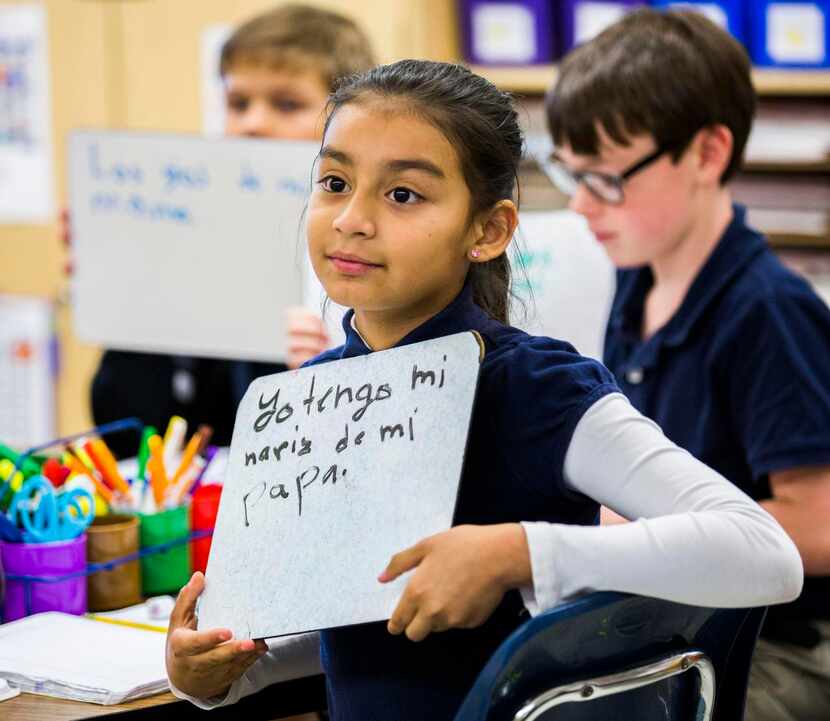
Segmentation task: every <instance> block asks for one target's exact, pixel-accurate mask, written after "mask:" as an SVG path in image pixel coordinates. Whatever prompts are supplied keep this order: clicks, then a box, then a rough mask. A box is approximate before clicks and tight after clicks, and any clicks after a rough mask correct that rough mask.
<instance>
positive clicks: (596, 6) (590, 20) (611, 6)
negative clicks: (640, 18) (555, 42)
mask: <svg viewBox="0 0 830 721" xmlns="http://www.w3.org/2000/svg"><path fill="white" fill-rule="evenodd" d="M645 4H646V3H645V2H644V0H559V8H558V10H559V12H558V16H559V28H560V33H559V47H560V50H561V53H562V55H564V54H565V53H567V52H568V51H570V50H571V49H573V48H574V47H575V46H576V45H581V44H582V43H584V42H586V41H587V40H590V39H591V38H593V37H594V36H595V35H598V34H599V33H600V32H602V31H603V30H605V28H607V27H608V26H609V25H613V24H614V23H615V22H616V21H617V20H619V19H620V18H622V16H623V15H625V14H626V13H627V12H630V11H631V10H634V9H635V8H638V7H641V6H643V5H645Z"/></svg>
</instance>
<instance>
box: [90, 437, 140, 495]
mask: <svg viewBox="0 0 830 721" xmlns="http://www.w3.org/2000/svg"><path fill="white" fill-rule="evenodd" d="M84 450H85V451H86V452H87V454H88V455H89V457H90V458H91V459H92V462H93V463H94V464H95V468H97V469H98V472H99V473H100V474H101V478H103V479H104V480H105V481H106V483H107V485H109V486H111V487H112V488H114V489H115V490H117V491H118V492H120V493H122V494H124V496H125V497H126V498H127V500H129V501H130V502H133V495H132V492H131V491H130V484H129V483H127V481H126V480H124V476H122V475H121V472H120V471H119V470H118V463H117V462H116V460H115V457H114V456H113V455H112V453H111V452H110V449H109V448H107V444H106V443H104V441H102V440H101V439H100V438H94V439H92V440H91V441H87V442H86V443H84Z"/></svg>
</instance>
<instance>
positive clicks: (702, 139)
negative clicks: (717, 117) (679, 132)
mask: <svg viewBox="0 0 830 721" xmlns="http://www.w3.org/2000/svg"><path fill="white" fill-rule="evenodd" d="M696 140H697V143H696V144H697V151H698V152H697V158H698V170H699V171H700V173H701V174H702V175H701V179H702V180H704V181H706V182H710V183H720V179H721V176H722V175H723V172H724V171H725V170H726V168H727V166H728V165H729V161H730V160H731V159H732V148H733V147H734V139H733V138H732V131H731V130H730V129H729V128H727V127H726V126H725V125H711V126H709V127H707V128H703V129H702V130H701V131H700V132H699V133H698V137H697V139H696Z"/></svg>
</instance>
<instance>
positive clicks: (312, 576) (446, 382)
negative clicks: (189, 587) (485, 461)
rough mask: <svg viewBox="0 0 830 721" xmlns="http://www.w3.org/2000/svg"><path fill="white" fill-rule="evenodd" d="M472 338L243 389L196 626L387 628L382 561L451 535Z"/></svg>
mask: <svg viewBox="0 0 830 721" xmlns="http://www.w3.org/2000/svg"><path fill="white" fill-rule="evenodd" d="M480 358H481V346H480V339H479V338H478V337H477V336H476V335H475V334H474V333H460V334H457V335H452V336H447V337H445V338H440V339H438V340H432V341H427V342H425V343H417V344H413V345H409V346H404V347H402V348H396V349H393V350H388V351H381V352H377V353H371V354H369V355H367V356H359V357H355V358H348V359H346V360H341V361H336V362H332V363H326V364H323V365H319V366H313V367H310V368H304V369H301V370H297V371H287V372H285V373H279V374H276V375H271V376H264V377H262V378H258V379H257V380H255V381H254V382H253V383H252V384H251V385H250V387H249V388H248V392H247V393H246V394H245V397H244V398H243V400H242V403H241V404H240V406H239V410H238V412H237V415H236V425H235V427H234V432H233V442H232V444H231V451H230V458H229V462H228V469H227V472H226V476H225V486H224V490H223V492H222V500H221V503H220V505H219V514H218V516H217V520H216V528H215V530H214V534H213V543H212V546H211V553H210V559H209V561H208V567H207V576H206V579H207V583H206V588H205V591H204V593H203V595H202V597H201V599H200V604H199V627H200V628H203V629H205V628H216V627H222V628H230V629H231V630H232V631H233V633H234V636H235V637H236V638H267V637H272V636H282V635H285V634H290V633H299V632H302V631H311V630H317V629H324V628H333V627H338V626H346V625H350V624H357V623H367V622H370V621H379V620H382V619H386V618H389V616H390V614H391V612H392V610H393V608H394V605H395V603H396V601H397V599H398V597H399V596H400V594H401V593H402V591H403V588H404V584H405V583H406V577H404V578H400V579H398V580H397V581H395V582H392V583H389V584H381V583H380V582H378V580H377V577H378V574H380V572H381V571H382V570H383V569H384V568H385V567H386V564H387V563H388V561H389V559H390V558H391V556H392V555H393V554H394V553H396V552H398V551H402V550H403V549H405V548H407V547H409V546H411V545H413V544H414V543H417V542H418V541H419V540H421V539H422V538H425V537H426V536H429V535H432V534H434V533H438V532H440V531H443V530H446V529H448V528H449V527H450V526H451V525H452V518H453V512H454V508H455V501H456V497H457V494H458V484H459V481H460V478H461V470H462V465H463V459H464V450H465V447H466V443H467V432H468V429H469V425H470V417H471V413H472V407H473V400H474V397H475V390H476V383H477V379H478V369H479V363H480Z"/></svg>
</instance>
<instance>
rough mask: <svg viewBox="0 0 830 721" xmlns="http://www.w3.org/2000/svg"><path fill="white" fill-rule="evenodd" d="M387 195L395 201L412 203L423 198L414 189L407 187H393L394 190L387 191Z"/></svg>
mask: <svg viewBox="0 0 830 721" xmlns="http://www.w3.org/2000/svg"><path fill="white" fill-rule="evenodd" d="M388 195H389V197H390V198H391V199H392V200H394V201H395V202H396V203H402V204H410V205H411V204H412V203H417V202H418V201H419V200H423V198H422V197H421V196H420V195H418V193H416V192H415V191H414V190H409V188H395V189H394V190H392V191H390V192H389V194H388Z"/></svg>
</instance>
